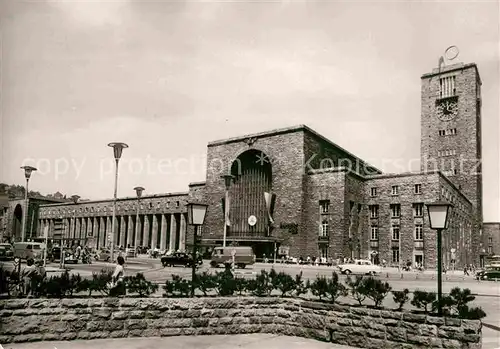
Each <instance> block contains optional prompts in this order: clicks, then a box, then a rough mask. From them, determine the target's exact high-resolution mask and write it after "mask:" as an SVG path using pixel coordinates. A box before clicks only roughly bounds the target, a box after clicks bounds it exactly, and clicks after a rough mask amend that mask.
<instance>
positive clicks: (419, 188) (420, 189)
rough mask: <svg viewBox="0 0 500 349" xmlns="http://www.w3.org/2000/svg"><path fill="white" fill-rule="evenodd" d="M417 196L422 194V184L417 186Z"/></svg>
mask: <svg viewBox="0 0 500 349" xmlns="http://www.w3.org/2000/svg"><path fill="white" fill-rule="evenodd" d="M415 194H422V184H415Z"/></svg>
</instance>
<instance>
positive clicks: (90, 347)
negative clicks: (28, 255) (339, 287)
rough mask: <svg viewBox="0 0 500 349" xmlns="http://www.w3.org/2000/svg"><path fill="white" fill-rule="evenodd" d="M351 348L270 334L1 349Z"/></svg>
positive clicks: (167, 338)
mask: <svg viewBox="0 0 500 349" xmlns="http://www.w3.org/2000/svg"><path fill="white" fill-rule="evenodd" d="M237 347H239V348H244V349H261V348H266V349H303V348H307V349H354V347H348V346H343V345H338V344H332V343H325V342H319V341H316V340H313V339H306V338H299V337H285V336H278V335H272V334H247V335H230V336H219V335H214V336H178V337H161V338H123V339H95V340H86V341H83V340H77V341H71V342H37V343H21V344H7V345H4V348H5V349H95V348H99V349H115V348H122V349H159V348H168V349H213V348H217V349H233V348H237Z"/></svg>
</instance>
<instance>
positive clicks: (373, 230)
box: [371, 225, 378, 240]
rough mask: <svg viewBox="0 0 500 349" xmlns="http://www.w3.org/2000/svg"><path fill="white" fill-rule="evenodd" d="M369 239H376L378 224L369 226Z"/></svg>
mask: <svg viewBox="0 0 500 349" xmlns="http://www.w3.org/2000/svg"><path fill="white" fill-rule="evenodd" d="M371 239H372V240H378V226H376V225H372V227H371Z"/></svg>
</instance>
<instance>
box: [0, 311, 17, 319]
mask: <svg viewBox="0 0 500 349" xmlns="http://www.w3.org/2000/svg"><path fill="white" fill-rule="evenodd" d="M13 312H14V310H0V319H5V318H6V317H8V316H11V315H12V313H13Z"/></svg>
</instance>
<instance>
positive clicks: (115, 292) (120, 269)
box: [109, 256, 126, 297]
mask: <svg viewBox="0 0 500 349" xmlns="http://www.w3.org/2000/svg"><path fill="white" fill-rule="evenodd" d="M124 264H125V259H123V257H122V256H118V258H117V259H116V267H115V272H114V273H113V276H112V279H111V282H112V285H111V289H110V291H109V295H110V296H111V297H118V296H122V295H125V293H126V289H125V281H124V277H125V268H124Z"/></svg>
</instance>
